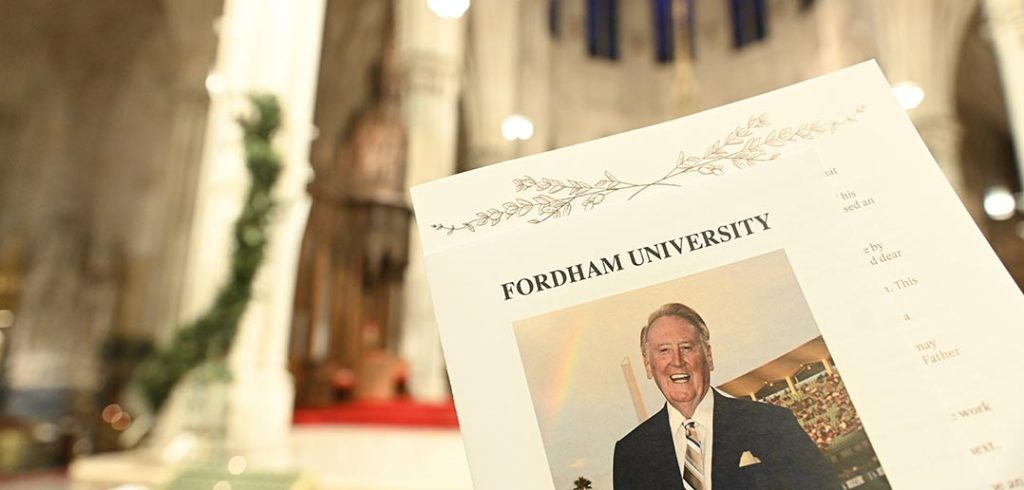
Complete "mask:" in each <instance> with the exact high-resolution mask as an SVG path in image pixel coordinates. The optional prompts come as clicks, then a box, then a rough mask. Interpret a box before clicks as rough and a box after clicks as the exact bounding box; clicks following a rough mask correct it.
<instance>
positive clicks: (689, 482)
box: [683, 420, 705, 490]
mask: <svg viewBox="0 0 1024 490" xmlns="http://www.w3.org/2000/svg"><path fill="white" fill-rule="evenodd" d="M683 428H684V429H685V430H686V459H685V464H686V468H685V470H684V471H683V487H684V488H685V489H686V490H704V486H705V485H704V452H703V450H702V449H701V446H700V434H698V433H697V422H696V421H693V420H691V421H689V422H686V423H685V424H684V425H683Z"/></svg>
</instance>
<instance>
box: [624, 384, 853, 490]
mask: <svg viewBox="0 0 1024 490" xmlns="http://www.w3.org/2000/svg"><path fill="white" fill-rule="evenodd" d="M711 392H712V393H714V395H713V396H714V397H715V413H714V428H713V432H714V436H713V437H714V440H713V444H712V446H711V448H712V449H711V450H712V454H711V464H712V471H711V479H712V481H711V484H712V488H713V490H759V489H765V490H767V489H771V490H777V489H791V490H833V489H834V490H840V489H841V488H842V487H841V486H840V484H839V480H838V478H837V477H836V473H835V470H834V469H833V468H832V465H831V464H829V462H828V460H827V459H825V456H824V455H823V454H822V453H821V451H820V450H819V449H818V447H817V446H815V445H814V442H812V441H811V439H810V437H808V436H807V433H806V432H804V430H803V429H802V428H801V427H800V424H798V423H797V421H796V418H795V417H793V413H792V412H790V411H789V410H787V409H785V408H782V407H777V406H774V405H769V404H766V403H758V402H754V401H750V400H738V399H734V398H728V397H725V396H723V395H721V394H719V393H718V392H717V391H714V390H711ZM745 451H749V452H750V453H751V455H753V456H755V457H757V458H758V459H760V460H761V462H760V463H757V464H752V465H748V466H744V467H740V456H741V455H742V454H743V453H744V452H745ZM613 479H614V482H615V483H614V488H615V490H675V489H681V488H683V479H682V477H681V476H680V473H679V463H678V460H677V459H676V452H675V445H674V444H673V443H672V433H671V432H670V429H669V426H668V407H667V406H666V407H663V408H662V409H661V410H660V411H659V412H658V413H656V414H654V415H653V416H651V418H649V419H647V420H646V421H644V422H643V423H641V424H640V425H638V426H637V427H636V428H635V429H633V430H632V431H631V432H630V433H629V434H627V435H626V436H625V437H623V438H622V439H620V440H619V441H618V442H617V443H615V465H614V468H613Z"/></svg>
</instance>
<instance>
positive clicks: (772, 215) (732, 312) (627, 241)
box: [413, 62, 1024, 490]
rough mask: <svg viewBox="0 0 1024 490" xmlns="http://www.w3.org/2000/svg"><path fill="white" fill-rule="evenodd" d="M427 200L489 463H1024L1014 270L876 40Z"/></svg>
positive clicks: (626, 473)
mask: <svg viewBox="0 0 1024 490" xmlns="http://www.w3.org/2000/svg"><path fill="white" fill-rule="evenodd" d="M413 200H414V204H415V207H416V213H417V220H418V223H419V228H420V234H421V237H422V243H423V248H424V254H425V262H426V266H427V272H428V276H429V279H430V282H431V290H432V295H433V300H434V304H435V310H436V315H437V319H438V322H439V325H440V328H441V335H442V344H443V347H444V352H445V358H446V362H447V365H448V369H449V375H450V379H451V385H452V391H453V394H454V397H455V402H456V406H457V409H458V412H459V419H460V425H461V428H462V433H463V437H464V440H465V444H466V449H467V455H468V458H469V463H470V469H471V472H472V476H473V480H474V484H475V485H476V487H477V488H486V489H492V488H510V489H511V488H515V489H522V488H530V489H535V488H536V489H562V488H587V486H588V485H589V486H590V487H592V488H595V489H597V488H613V487H614V488H619V489H629V488H682V487H684V486H685V487H689V488H715V489H719V490H724V489H754V488H801V489H802V488H857V487H861V488H890V487H891V488H897V489H904V488H907V489H917V488H956V489H963V488H979V489H981V488H985V489H999V488H1018V487H1024V465H1021V463H1020V462H1021V461H1024V428H1022V427H1024V425H1022V424H1024V422H1021V421H1022V420H1024V393H1022V392H1024V384H1022V383H1020V382H1019V381H1018V380H1016V379H1015V376H1014V374H1015V373H1017V372H1019V371H1020V367H1021V364H1022V363H1024V362H1022V361H1021V358H1020V356H1017V355H1015V354H1016V353H1015V349H1016V347H1017V346H1018V345H1019V344H1020V340H1021V333H1020V331H1019V329H1018V328H1016V327H1017V325H1016V323H1017V322H1019V318H1021V317H1022V315H1024V303H1022V301H1021V300H1022V297H1021V294H1020V292H1019V290H1018V288H1017V287H1016V285H1015V284H1014V283H1013V282H1012V280H1011V279H1010V277H1009V275H1008V274H1007V273H1006V271H1005V269H1003V267H1002V266H1001V264H999V262H998V260H997V259H996V257H995V255H994V254H993V252H992V251H991V249H990V248H989V247H988V245H987V244H986V243H985V241H984V239H983V237H982V236H981V234H980V233H979V232H978V230H977V228H976V227H975V225H974V224H973V223H972V222H971V220H970V217H969V216H968V215H967V213H966V211H965V210H964V209H963V207H962V206H961V204H960V202H959V200H958V199H957V197H956V195H955V194H954V192H953V191H952V189H951V188H950V187H949V185H948V183H946V181H945V180H944V178H943V177H942V175H941V173H940V172H939V170H938V168H937V166H936V164H935V161H934V160H933V159H932V157H931V155H930V154H929V153H928V150H927V148H926V147H925V146H924V144H923V142H922V141H921V139H920V137H919V136H918V134H917V133H916V131H915V130H914V128H913V126H912V125H911V123H910V121H909V120H908V118H907V116H906V114H905V113H904V112H903V111H902V110H901V109H900V108H899V106H898V104H897V102H896V101H895V99H894V98H893V96H892V93H891V90H890V88H889V84H888V83H887V81H886V80H885V78H884V77H883V76H882V74H881V72H880V71H879V69H878V67H877V65H875V64H874V62H868V63H863V64H860V65H856V66H854V67H851V68H848V69H845V70H842V71H839V72H835V73H832V74H830V75H826V76H823V77H820V78H817V79H813V80H810V81H807V82H803V83H799V84H796V85H793V86H790V87H787V88H784V89H780V90H777V91H775V92H771V93H768V94H765V95H762V96H759V97H755V98H752V99H748V100H745V101H741V102H737V103H734V104H730V105H727V106H723V107H720V108H718V109H714V110H711V111H707V112H703V113H700V114H696V115H693V116H689V117H686V118H682V119H679V120H675V121H671V122H667V123H663V124H659V125H656V126H652V127H648V128H644V129H641V130H637V131H632V132H628V133H623V134H621V135H616V136H612V137H608V138H604V139H601V140H596V141H593V142H590V143H586V144H583V145H577V146H572V147H567V148H563V149H559V150H555V151H552V152H548V153H545V154H541V155H537V156H533V157H528V158H523V159H519V160H516V161H512V162H507V163H504V164H501V165H495V166H491V167H486V168H484V169H480V170H478V171H474V172H468V173H464V174H459V175H456V176H453V177H451V178H448V179H443V180H440V181H437V182H432V183H429V184H426V185H422V186H418V187H416V188H414V189H413Z"/></svg>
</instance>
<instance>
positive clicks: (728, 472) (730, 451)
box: [711, 390, 743, 488]
mask: <svg viewBox="0 0 1024 490" xmlns="http://www.w3.org/2000/svg"><path fill="white" fill-rule="evenodd" d="M711 391H712V393H714V397H715V421H714V425H715V427H714V431H715V442H714V444H713V445H712V446H711V468H712V469H711V484H712V486H713V487H714V488H738V487H736V486H735V485H736V484H737V483H738V482H736V477H737V474H736V469H737V468H738V467H739V462H740V453H741V452H742V451H743V448H742V447H741V441H740V440H739V437H740V436H741V434H742V431H738V430H728V429H724V427H726V426H728V425H731V424H734V423H735V422H736V421H737V420H738V418H739V417H738V414H737V413H736V408H737V407H736V404H734V403H732V402H733V400H732V399H730V398H727V397H724V396H722V395H720V394H719V393H718V392H717V391H715V390H711Z"/></svg>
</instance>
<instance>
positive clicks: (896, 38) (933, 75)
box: [873, 0, 977, 192]
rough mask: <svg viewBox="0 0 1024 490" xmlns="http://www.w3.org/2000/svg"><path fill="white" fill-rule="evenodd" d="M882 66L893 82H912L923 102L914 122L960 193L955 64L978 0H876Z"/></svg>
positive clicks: (911, 114)
mask: <svg viewBox="0 0 1024 490" xmlns="http://www.w3.org/2000/svg"><path fill="white" fill-rule="evenodd" d="M873 5H874V10H875V24H876V32H877V39H878V49H879V62H880V64H881V66H882V69H883V70H884V71H885V74H886V77H888V79H889V82H890V83H893V84H897V83H901V82H912V83H916V84H917V85H919V86H920V87H921V88H922V89H924V93H925V98H924V101H923V102H922V103H921V105H920V106H918V107H917V108H916V109H913V110H911V111H910V118H911V120H912V121H913V122H914V125H915V126H917V129H918V131H919V132H920V133H921V137H922V138H923V139H924V141H925V143H926V144H927V145H928V149H930V150H931V152H932V155H933V156H934V157H935V160H936V161H937V162H938V164H939V167H940V168H941V169H942V172H943V173H944V174H945V175H946V178H947V179H948V180H949V182H950V184H952V185H953V188H954V189H956V190H957V191H958V192H960V191H961V186H962V178H961V163H960V154H959V153H960V139H961V131H960V123H959V121H958V120H957V117H956V106H955V98H954V97H955V88H956V83H955V74H956V62H957V58H958V55H959V53H960V44H961V42H962V40H963V36H964V31H965V30H966V27H967V24H968V21H969V20H970V17H971V14H972V13H973V12H974V9H975V8H976V7H977V1H976V0H963V1H956V2H949V1H946V0H903V1H899V2H893V1H890V0H875V2H874V4H873Z"/></svg>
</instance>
